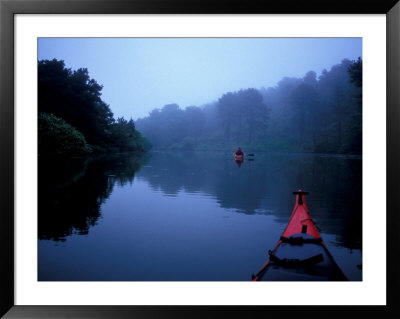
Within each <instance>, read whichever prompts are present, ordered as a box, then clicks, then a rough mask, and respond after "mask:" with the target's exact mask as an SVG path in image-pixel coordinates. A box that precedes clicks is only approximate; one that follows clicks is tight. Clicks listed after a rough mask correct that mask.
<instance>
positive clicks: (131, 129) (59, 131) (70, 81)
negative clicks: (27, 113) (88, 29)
mask: <svg viewBox="0 0 400 319" xmlns="http://www.w3.org/2000/svg"><path fill="white" fill-rule="evenodd" d="M102 88H103V87H102V86H101V85H99V84H98V83H97V82H96V80H94V79H91V78H90V77H89V72H88V70H87V69H85V68H80V69H78V70H75V71H72V70H71V69H68V68H66V67H65V64H64V61H58V60H56V59H54V60H41V61H39V62H38V109H39V154H42V155H43V154H52V155H82V154H85V153H91V152H104V151H145V150H148V149H149V148H150V142H149V141H148V140H147V139H146V138H145V137H143V136H142V135H141V134H140V133H139V132H138V131H137V130H136V129H135V125H134V123H133V121H132V120H130V121H127V120H125V119H123V118H119V119H117V120H115V119H114V117H113V113H112V111H111V109H110V106H109V105H108V104H106V103H105V102H104V101H103V100H102V99H101V90H102Z"/></svg>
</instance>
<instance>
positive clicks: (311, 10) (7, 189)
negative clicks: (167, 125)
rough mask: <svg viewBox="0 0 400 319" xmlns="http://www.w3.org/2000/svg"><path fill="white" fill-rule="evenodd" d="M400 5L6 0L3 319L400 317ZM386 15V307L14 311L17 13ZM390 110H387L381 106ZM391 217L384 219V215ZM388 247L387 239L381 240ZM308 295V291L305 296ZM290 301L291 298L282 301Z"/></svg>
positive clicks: (0, 29) (0, 219)
mask: <svg viewBox="0 0 400 319" xmlns="http://www.w3.org/2000/svg"><path fill="white" fill-rule="evenodd" d="M398 1H399V0H319V1H316V0H280V1H270V0H266V1H257V0H250V1H240V2H235V1H226V2H223V1H210V0H203V1H198V0H194V1H187V0H186V1H185V0H134V1H129V0H75V1H71V0H70V1H68V0H50V1H49V0H47V1H43V0H42V1H39V0H31V1H26V0H0V41H1V42H0V43H1V44H0V45H1V47H0V225H1V231H0V245H1V248H0V251H1V255H0V315H1V316H4V318H67V317H68V318H78V317H79V318H165V317H167V318H169V317H172V318H205V317H215V318H228V317H240V318H247V317H249V318H250V317H263V318H265V317H267V316H268V318H309V317H310V316H313V317H316V316H323V318H353V317H359V318H361V317H364V318H400V307H399V302H398V300H399V297H400V294H399V293H398V289H397V288H398V286H399V284H400V281H399V278H400V276H399V273H400V272H399V271H398V270H397V267H396V266H397V264H398V262H399V255H400V250H399V249H398V247H399V244H400V240H399V237H398V236H397V232H396V228H397V227H398V226H400V223H399V217H398V212H397V205H396V204H397V199H398V198H399V195H400V194H399V193H400V192H399V187H398V186H397V184H398V183H399V181H400V179H399V169H398V163H400V147H399V146H400V145H399V142H398V137H400V63H399V58H400V20H399V18H400V3H398ZM39 13H40V14H44V13H49V14H56V13H62V14H121V13H124V14H128V13H135V14H146V13H153V14H172V13H174V14H219V13H226V14H229V13H245V14H262V13H264V14H280V13H284V14H294V13H296V14H302V13H308V14H326V13H329V14H385V15H386V20H387V35H386V37H387V48H386V49H387V60H386V61H387V105H386V112H387V118H386V125H387V127H386V146H387V153H386V156H387V157H386V164H387V166H386V169H387V172H386V175H387V185H386V186H387V193H386V194H387V203H386V208H387V211H386V214H387V238H386V241H387V305H386V306H16V305H14V294H15V291H14V160H15V156H14V15H15V14H39ZM377 107H383V106H377ZM380 213H381V214H384V213H385V212H384V211H382V212H380ZM381 240H382V239H381ZM299 293H301V292H299ZM282 298H284V296H282Z"/></svg>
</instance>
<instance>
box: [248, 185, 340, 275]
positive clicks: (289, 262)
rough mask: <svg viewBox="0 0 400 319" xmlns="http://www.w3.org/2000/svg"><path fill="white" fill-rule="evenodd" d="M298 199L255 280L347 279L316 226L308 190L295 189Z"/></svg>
mask: <svg viewBox="0 0 400 319" xmlns="http://www.w3.org/2000/svg"><path fill="white" fill-rule="evenodd" d="M293 194H295V195H296V202H295V205H294V209H293V212H292V215H291V217H290V220H289V223H288V225H287V226H286V229H285V230H284V232H283V233H282V236H281V238H280V239H279V241H278V243H277V245H276V246H275V248H274V250H272V251H269V258H268V259H267V261H266V262H265V264H264V265H263V266H262V267H261V270H260V271H259V272H258V273H257V274H256V275H253V276H252V280H253V281H346V280H347V278H346V276H345V275H344V274H343V272H342V271H341V270H340V268H339V267H338V265H337V264H336V262H335V261H334V259H333V257H332V255H331V254H330V253H329V251H328V249H327V248H326V245H325V243H324V242H323V241H322V238H321V236H320V234H319V232H318V230H317V228H316V227H315V224H314V222H313V220H312V219H311V216H310V214H309V212H308V207H307V204H306V200H305V195H308V193H307V192H303V191H301V190H299V191H298V192H294V193H293Z"/></svg>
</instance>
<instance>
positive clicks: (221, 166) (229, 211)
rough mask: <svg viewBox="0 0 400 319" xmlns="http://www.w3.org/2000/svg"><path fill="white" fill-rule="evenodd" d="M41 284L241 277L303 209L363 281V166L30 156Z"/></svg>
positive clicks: (338, 160) (264, 159)
mask: <svg viewBox="0 0 400 319" xmlns="http://www.w3.org/2000/svg"><path fill="white" fill-rule="evenodd" d="M39 164H40V165H39V231H38V239H39V243H38V279H39V280H40V281H248V280H250V279H251V275H252V273H256V272H257V271H258V270H259V269H260V267H261V266H262V265H263V263H264V262H265V261H266V259H267V251H268V250H269V249H272V248H273V247H274V246H275V245H276V243H277V241H278V239H279V238H280V235H281V233H282V231H283V230H284V228H285V226H286V224H287V222H288V220H289V217H290V214H291V211H292V208H293V205H294V200H295V197H294V195H292V192H293V191H295V190H297V189H299V188H301V189H303V190H306V191H308V192H309V193H310V194H309V195H308V196H307V204H308V207H309V209H310V213H311V216H312V217H313V219H314V221H315V222H316V224H317V226H318V227H319V229H320V231H321V236H322V238H323V240H324V241H325V243H326V244H327V246H328V249H329V251H330V252H331V254H332V255H333V257H334V259H335V260H336V262H337V264H338V265H339V266H340V268H341V269H342V270H343V272H344V273H345V275H346V276H347V277H348V279H349V280H353V281H359V280H362V270H361V268H362V251H361V247H362V241H361V239H362V211H361V208H362V198H361V189H362V170H361V167H362V166H361V165H362V160H361V159H360V158H354V157H345V156H324V155H297V154H267V153H265V154H261V153H260V154H255V156H254V157H253V158H251V157H248V158H247V159H246V160H245V161H244V163H243V164H242V165H241V166H239V165H237V163H235V162H234V160H233V158H232V155H231V154H227V153H222V152H220V153H217V152H215V153H211V154H210V153H207V155H206V154H204V153H194V152H193V153H192V152H187V153H186V152H185V153H183V152H181V153H172V152H171V153H162V152H153V153H151V154H147V155H144V156H137V155H132V154H130V155H126V154H125V155H115V156H104V157H101V158H97V159H86V160H82V159H73V160H69V161H65V162H59V163H55V162H52V163H48V162H46V161H45V160H42V159H41V160H40V161H39Z"/></svg>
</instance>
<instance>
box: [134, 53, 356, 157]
mask: <svg viewBox="0 0 400 319" xmlns="http://www.w3.org/2000/svg"><path fill="white" fill-rule="evenodd" d="M136 125H137V127H138V129H140V130H141V131H142V132H143V134H145V135H146V136H148V137H149V139H150V140H151V141H152V143H153V145H154V147H155V148H158V149H199V150H204V149H210V150H213V149H214V150H217V149H219V150H231V149H232V148H233V147H237V145H241V146H243V147H245V148H246V149H248V150H252V151H256V150H260V151H294V152H318V153H351V154H361V152H362V60H361V58H359V59H358V61H350V60H347V59H345V60H343V61H342V62H341V63H339V64H337V65H334V66H332V67H331V69H330V70H329V71H328V70H323V71H322V73H321V75H320V76H319V77H317V74H316V72H314V71H309V72H307V73H306V74H305V76H304V77H303V78H288V77H285V78H283V79H282V80H280V81H279V82H278V83H277V85H276V86H275V87H270V88H262V89H260V90H256V89H253V88H249V89H246V90H240V91H237V92H227V93H225V94H223V95H222V96H221V97H220V98H219V99H218V101H216V102H213V103H210V104H208V105H204V106H201V107H197V106H190V107H186V108H184V109H181V108H180V107H179V106H178V105H177V104H169V105H165V106H164V107H163V108H161V109H154V110H153V111H152V112H150V114H149V116H148V117H145V118H142V119H139V120H137V121H136Z"/></svg>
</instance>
